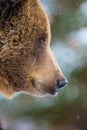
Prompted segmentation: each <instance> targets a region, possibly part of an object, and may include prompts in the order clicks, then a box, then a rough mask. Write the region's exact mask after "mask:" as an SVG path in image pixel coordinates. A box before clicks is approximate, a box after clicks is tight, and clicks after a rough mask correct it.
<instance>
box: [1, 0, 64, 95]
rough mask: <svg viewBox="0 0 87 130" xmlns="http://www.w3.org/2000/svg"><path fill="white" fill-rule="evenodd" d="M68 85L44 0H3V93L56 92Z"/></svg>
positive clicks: (36, 93)
mask: <svg viewBox="0 0 87 130" xmlns="http://www.w3.org/2000/svg"><path fill="white" fill-rule="evenodd" d="M66 84H67V81H66V79H65V77H64V76H63V74H62V72H61V70H60V68H59V66H58V65H57V62H56V60H55V58H54V56H53V53H52V51H51V49H50V25H49V21H48V18H47V15H46V13H45V11H44V9H43V7H42V5H41V3H40V1H39V0H0V92H1V93H3V94H5V95H6V96H8V97H11V96H12V95H13V94H14V93H16V92H21V91H23V92H26V93H29V94H32V95H37V96H43V95H47V94H50V95H55V94H56V92H58V91H59V89H60V88H61V87H63V86H65V85H66Z"/></svg>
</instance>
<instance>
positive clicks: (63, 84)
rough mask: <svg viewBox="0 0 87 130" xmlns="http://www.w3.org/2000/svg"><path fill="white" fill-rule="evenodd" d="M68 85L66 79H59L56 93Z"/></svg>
mask: <svg viewBox="0 0 87 130" xmlns="http://www.w3.org/2000/svg"><path fill="white" fill-rule="evenodd" d="M67 84H68V81H67V80H66V79H61V80H58V79H57V86H56V92H58V91H59V89H61V88H63V87H65V86H66V85H67Z"/></svg>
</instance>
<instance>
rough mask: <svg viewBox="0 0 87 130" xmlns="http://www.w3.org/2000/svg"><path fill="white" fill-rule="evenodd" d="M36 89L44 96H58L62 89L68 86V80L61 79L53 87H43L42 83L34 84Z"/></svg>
mask: <svg viewBox="0 0 87 130" xmlns="http://www.w3.org/2000/svg"><path fill="white" fill-rule="evenodd" d="M34 83H35V84H34V85H35V87H36V88H37V90H38V91H39V92H41V93H42V94H43V95H56V94H57V93H58V92H59V91H60V90H61V89H62V88H64V87H65V86H67V84H68V81H67V80H66V79H60V80H58V79H57V81H56V84H55V85H54V86H53V85H52V86H51V85H50V86H45V87H44V86H43V85H41V83H38V82H37V81H36V82H34Z"/></svg>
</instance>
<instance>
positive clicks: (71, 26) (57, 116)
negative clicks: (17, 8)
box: [0, 0, 87, 130]
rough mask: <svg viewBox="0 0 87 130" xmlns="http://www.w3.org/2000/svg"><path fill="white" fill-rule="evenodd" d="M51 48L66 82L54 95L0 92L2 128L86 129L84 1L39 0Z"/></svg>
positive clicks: (86, 0) (86, 1) (86, 16)
mask: <svg viewBox="0 0 87 130" xmlns="http://www.w3.org/2000/svg"><path fill="white" fill-rule="evenodd" d="M41 2H42V4H43V6H44V8H45V10H46V12H47V14H48V17H49V20H50V23H51V30H52V34H51V35H52V37H51V48H52V50H53V52H54V55H55V56H56V59H57V61H58V64H59V65H60V66H61V69H62V71H63V73H64V75H65V76H66V77H67V79H68V81H69V84H68V86H67V87H65V88H64V89H62V90H61V91H60V92H59V94H58V95H57V96H55V97H50V96H48V97H44V98H39V97H33V96H29V95H27V94H22V93H21V94H17V95H15V96H14V98H13V99H12V100H7V99H6V98H5V97H3V96H2V95H0V118H1V122H2V126H3V128H4V129H5V130H87V0H41Z"/></svg>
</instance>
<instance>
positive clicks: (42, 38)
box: [39, 37, 46, 47]
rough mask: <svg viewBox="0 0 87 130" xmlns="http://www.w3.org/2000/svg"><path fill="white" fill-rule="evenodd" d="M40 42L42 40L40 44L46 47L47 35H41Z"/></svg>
mask: <svg viewBox="0 0 87 130" xmlns="http://www.w3.org/2000/svg"><path fill="white" fill-rule="evenodd" d="M39 42H40V45H41V46H42V47H44V46H45V44H46V37H41V38H39Z"/></svg>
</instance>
